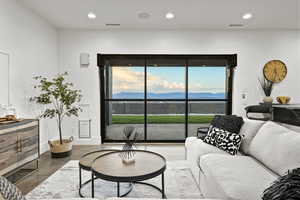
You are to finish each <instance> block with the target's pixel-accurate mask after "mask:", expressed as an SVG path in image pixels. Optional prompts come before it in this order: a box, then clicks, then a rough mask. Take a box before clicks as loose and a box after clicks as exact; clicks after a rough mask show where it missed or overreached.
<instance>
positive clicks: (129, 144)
mask: <svg viewBox="0 0 300 200" xmlns="http://www.w3.org/2000/svg"><path fill="white" fill-rule="evenodd" d="M138 135H139V133H138V132H137V131H136V128H135V127H132V126H128V127H125V128H124V130H123V138H124V140H125V144H124V145H123V148H122V151H121V152H120V154H119V155H120V157H121V159H122V161H123V163H125V164H130V163H134V162H135V160H134V156H135V151H134V149H135V148H136V146H135V141H136V140H137V138H138Z"/></svg>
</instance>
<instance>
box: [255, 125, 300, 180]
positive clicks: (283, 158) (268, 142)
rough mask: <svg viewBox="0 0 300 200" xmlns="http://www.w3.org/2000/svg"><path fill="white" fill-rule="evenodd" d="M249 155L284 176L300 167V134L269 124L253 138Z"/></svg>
mask: <svg viewBox="0 0 300 200" xmlns="http://www.w3.org/2000/svg"><path fill="white" fill-rule="evenodd" d="M249 153H250V154H251V155H252V156H254V157H255V158H256V159H258V160H259V161H261V162H262V163H264V164H265V165H266V166H267V167H269V168H270V169H271V170H273V171H274V172H276V173H278V174H279V175H284V174H285V173H286V172H287V171H288V170H291V169H294V168H297V167H299V166H300V133H298V132H295V131H292V130H290V129H288V128H285V127H283V126H280V125H279V124H276V123H274V122H271V121H270V122H267V123H265V124H264V125H263V126H262V127H261V129H259V131H258V133H257V134H256V136H255V137H254V138H253V140H252V142H251V144H250V147H249Z"/></svg>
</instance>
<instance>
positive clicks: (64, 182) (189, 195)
mask: <svg viewBox="0 0 300 200" xmlns="http://www.w3.org/2000/svg"><path fill="white" fill-rule="evenodd" d="M90 177H91V173H90V172H87V171H84V170H82V179H83V180H82V181H83V182H85V181H87V180H88V179H90ZM145 182H146V183H151V184H153V185H156V186H157V187H159V188H160V187H161V176H158V177H155V178H153V179H150V180H147V181H145ZM78 188H79V167H78V161H75V160H73V161H69V162H68V163H67V164H66V165H64V166H63V167H62V168H61V169H59V170H58V171H56V172H55V173H54V174H53V175H51V176H50V177H49V178H48V179H46V180H45V181H44V182H43V183H41V184H40V185H38V186H37V187H36V188H35V189H34V190H33V191H31V192H30V193H28V194H27V195H26V198H27V199H30V200H31V199H32V200H34V199H65V198H78V197H80V196H79V193H78ZM128 188H129V184H128V183H121V191H120V193H121V194H122V193H125V192H126V191H128ZM165 192H166V196H167V198H172V199H199V198H203V196H202V194H201V192H200V190H199V188H198V186H197V184H196V181H195V179H194V177H193V176H192V174H191V171H190V169H189V168H188V166H187V163H186V161H170V162H167V169H166V171H165ZM81 193H82V194H83V195H84V196H85V197H91V184H87V185H86V186H85V187H83V188H82V190H81ZM116 196H117V184H116V183H112V182H108V181H104V180H101V179H96V181H95V198H98V199H104V198H108V197H116ZM126 197H132V198H161V193H160V192H159V191H157V190H156V189H154V188H152V187H149V186H147V185H140V184H135V185H134V186H133V189H132V191H131V192H130V193H129V194H128V195H127V196H126Z"/></svg>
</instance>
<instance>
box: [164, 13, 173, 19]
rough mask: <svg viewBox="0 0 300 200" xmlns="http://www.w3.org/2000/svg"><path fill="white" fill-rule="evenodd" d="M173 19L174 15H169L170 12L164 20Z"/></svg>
mask: <svg viewBox="0 0 300 200" xmlns="http://www.w3.org/2000/svg"><path fill="white" fill-rule="evenodd" d="M174 17H175V15H174V14H173V13H171V12H168V13H167V14H166V18H167V19H173V18H174Z"/></svg>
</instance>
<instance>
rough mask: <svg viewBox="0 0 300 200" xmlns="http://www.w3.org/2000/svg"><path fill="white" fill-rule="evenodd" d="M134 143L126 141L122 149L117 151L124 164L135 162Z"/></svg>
mask: <svg viewBox="0 0 300 200" xmlns="http://www.w3.org/2000/svg"><path fill="white" fill-rule="evenodd" d="M134 147H135V145H134V144H133V143H132V142H126V143H125V144H124V146H123V149H122V151H121V152H120V153H119V156H120V158H121V159H122V162H123V163H124V164H133V163H134V162H135V149H136V148H134Z"/></svg>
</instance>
